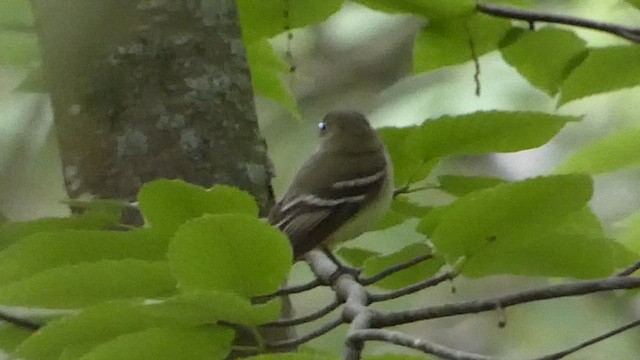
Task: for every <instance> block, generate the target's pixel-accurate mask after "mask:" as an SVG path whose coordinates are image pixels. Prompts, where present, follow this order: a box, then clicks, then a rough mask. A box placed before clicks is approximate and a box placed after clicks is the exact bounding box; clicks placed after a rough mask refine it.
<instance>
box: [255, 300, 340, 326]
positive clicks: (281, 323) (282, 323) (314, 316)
mask: <svg viewBox="0 0 640 360" xmlns="http://www.w3.org/2000/svg"><path fill="white" fill-rule="evenodd" d="M340 303H341V302H340V301H338V299H335V300H333V302H331V303H330V304H329V305H327V306H325V307H323V308H322V309H320V310H317V311H316V312H313V313H311V314H309V315H305V316H300V317H297V318H294V319H283V320H277V321H274V322H270V323H267V324H264V325H262V326H267V327H286V326H294V325H300V324H304V323H308V322H311V321H314V320H318V319H320V318H321V317H323V316H325V315H327V314H329V313H331V312H332V311H333V310H335V309H337V308H338V306H340Z"/></svg>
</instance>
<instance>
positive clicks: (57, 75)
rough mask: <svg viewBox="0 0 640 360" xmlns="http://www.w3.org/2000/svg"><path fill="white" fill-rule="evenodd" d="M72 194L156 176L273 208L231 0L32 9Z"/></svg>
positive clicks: (115, 0) (71, 1)
mask: <svg viewBox="0 0 640 360" xmlns="http://www.w3.org/2000/svg"><path fill="white" fill-rule="evenodd" d="M33 10H34V14H35V15H36V19H37V26H38V35H39V39H40V44H41V49H42V53H43V61H44V70H45V74H46V80H47V85H48V87H49V90H50V93H51V96H52V101H53V107H54V114H55V125H56V128H57V133H58V140H59V147H60V152H61V157H62V162H63V174H64V179H65V184H66V188H67V191H68V193H69V196H70V197H72V198H74V197H78V196H80V195H83V194H90V195H93V196H96V197H98V198H110V199H124V200H133V199H134V198H135V195H136V193H137V192H138V189H139V188H140V186H141V185H142V184H143V183H145V182H147V181H149V180H153V179H155V178H159V177H162V178H181V179H184V180H186V181H188V182H191V183H194V184H199V185H202V186H210V185H212V184H214V183H225V184H231V185H234V186H238V187H240V188H242V189H245V190H247V191H249V192H251V193H252V194H253V195H254V196H255V197H256V198H257V199H258V202H259V204H260V207H261V209H262V211H263V212H264V211H266V210H267V209H268V208H269V207H270V206H271V204H272V202H273V194H272V191H271V185H270V183H271V182H270V181H271V177H272V174H271V170H270V167H269V162H268V159H267V153H266V145H265V142H264V140H263V139H262V137H261V136H260V134H259V129H258V123H257V119H256V114H255V109H254V103H253V91H252V87H251V78H250V74H249V69H248V64H247V60H246V54H245V51H244V47H243V44H242V41H241V37H240V27H239V23H238V17H237V12H236V7H235V2H234V1H233V0H209V1H202V2H197V1H189V0H158V1H130V0H106V1H85V0H34V1H33Z"/></svg>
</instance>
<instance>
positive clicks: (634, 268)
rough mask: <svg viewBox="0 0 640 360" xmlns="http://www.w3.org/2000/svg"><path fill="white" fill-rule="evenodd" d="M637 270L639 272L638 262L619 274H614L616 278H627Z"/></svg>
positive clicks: (639, 264)
mask: <svg viewBox="0 0 640 360" xmlns="http://www.w3.org/2000/svg"><path fill="white" fill-rule="evenodd" d="M638 270H640V261H638V262H637V263H635V264H632V265H631V266H629V267H627V268H626V269H624V270H622V271H620V272H619V273H617V274H616V276H629V275H631V274H633V273H634V272H636V271H638Z"/></svg>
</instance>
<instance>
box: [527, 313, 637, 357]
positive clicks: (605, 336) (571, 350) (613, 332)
mask: <svg viewBox="0 0 640 360" xmlns="http://www.w3.org/2000/svg"><path fill="white" fill-rule="evenodd" d="M637 326H640V320H636V321H632V322H630V323H628V324H626V325H624V326H621V327H619V328H617V329H614V330H611V331H609V332H607V333H605V334H602V335H600V336H596V337H594V338H593V339H589V340H587V341H585V342H583V343H581V344H579V345H576V346H574V347H571V348H569V349H567V350H563V351H560V352H557V353H554V354H550V355H546V356H543V357H539V358H536V359H534V360H557V359H561V358H563V357H565V356H567V355H569V354H573V353H575V352H577V351H578V350H582V349H584V348H586V347H587V346H591V345H593V344H596V343H599V342H601V341H603V340H606V339H608V338H610V337H612V336H615V335H617V334H620V333H621V332H623V331H627V330H629V329H633V328H634V327H637Z"/></svg>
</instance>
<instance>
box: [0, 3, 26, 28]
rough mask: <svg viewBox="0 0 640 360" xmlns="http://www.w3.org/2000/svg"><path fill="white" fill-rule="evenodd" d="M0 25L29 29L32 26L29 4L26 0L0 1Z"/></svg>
mask: <svg viewBox="0 0 640 360" xmlns="http://www.w3.org/2000/svg"><path fill="white" fill-rule="evenodd" d="M0 25H5V26H6V25H8V26H22V27H25V28H26V27H30V26H32V25H33V14H31V4H30V3H29V1H28V0H2V1H0Z"/></svg>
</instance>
